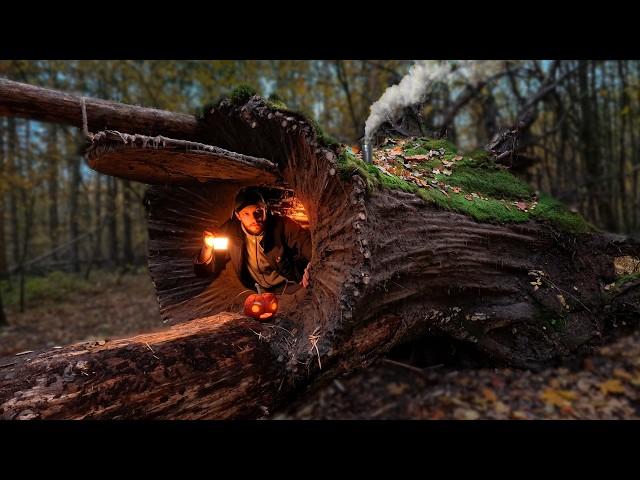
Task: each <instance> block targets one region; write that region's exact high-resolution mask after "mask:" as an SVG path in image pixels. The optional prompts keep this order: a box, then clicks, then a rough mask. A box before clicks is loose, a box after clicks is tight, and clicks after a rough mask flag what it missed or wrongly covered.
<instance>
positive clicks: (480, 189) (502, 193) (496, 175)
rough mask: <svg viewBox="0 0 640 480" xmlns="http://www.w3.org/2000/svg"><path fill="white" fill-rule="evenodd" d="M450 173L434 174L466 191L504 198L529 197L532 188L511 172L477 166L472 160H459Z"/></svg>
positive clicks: (439, 178)
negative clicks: (447, 174)
mask: <svg viewBox="0 0 640 480" xmlns="http://www.w3.org/2000/svg"><path fill="white" fill-rule="evenodd" d="M452 172H453V173H452V174H451V175H449V176H446V175H436V178H437V179H438V180H440V181H443V182H446V183H448V184H449V185H453V186H456V187H461V188H462V189H464V190H466V191H468V192H477V193H481V194H482V195H484V196H492V197H497V198H505V199H514V200H515V199H524V198H530V197H531V195H532V194H533V189H532V188H531V187H530V186H529V185H527V184H526V183H525V182H523V181H522V180H520V179H518V178H516V177H515V176H514V175H512V174H511V173H509V172H507V171H505V170H500V169H497V168H494V169H492V168H486V167H478V166H477V165H475V164H473V162H472V161H467V162H466V163H465V162H464V160H463V161H461V162H459V163H458V164H457V165H456V166H455V168H453V169H452Z"/></svg>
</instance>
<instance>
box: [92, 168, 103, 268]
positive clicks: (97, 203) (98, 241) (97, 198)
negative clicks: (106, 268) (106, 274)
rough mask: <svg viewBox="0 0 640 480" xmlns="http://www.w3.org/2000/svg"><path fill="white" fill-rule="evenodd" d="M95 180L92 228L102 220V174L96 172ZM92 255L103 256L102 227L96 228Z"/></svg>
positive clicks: (94, 256)
mask: <svg viewBox="0 0 640 480" xmlns="http://www.w3.org/2000/svg"><path fill="white" fill-rule="evenodd" d="M95 177H96V181H95V187H94V188H95V191H94V205H93V208H94V211H95V213H94V222H93V228H95V229H97V228H98V227H99V226H100V223H101V222H102V175H101V174H99V173H98V174H96V175H95ZM94 242H95V244H94V255H93V258H94V259H98V258H103V251H102V229H101V230H96V235H95V237H94Z"/></svg>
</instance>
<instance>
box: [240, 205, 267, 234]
mask: <svg viewBox="0 0 640 480" xmlns="http://www.w3.org/2000/svg"><path fill="white" fill-rule="evenodd" d="M263 213H264V208H263V207H262V206H259V205H247V206H246V207H244V208H243V209H242V210H240V211H239V212H236V218H237V219H238V220H240V222H242V225H243V226H244V228H245V229H246V230H247V232H249V233H251V234H252V235H260V234H261V233H262V231H263V230H264V221H263V220H262V215H263Z"/></svg>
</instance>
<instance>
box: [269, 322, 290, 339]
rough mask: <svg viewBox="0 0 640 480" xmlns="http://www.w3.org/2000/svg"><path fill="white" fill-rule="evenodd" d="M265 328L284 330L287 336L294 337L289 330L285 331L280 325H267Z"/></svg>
mask: <svg viewBox="0 0 640 480" xmlns="http://www.w3.org/2000/svg"><path fill="white" fill-rule="evenodd" d="M267 328H279V329H280V330H284V331H285V332H287V333H288V334H289V335H291V336H292V337H293V336H294V335H293V333H291V332H290V331H289V330H287V329H286V328H284V327H281V326H280V325H267Z"/></svg>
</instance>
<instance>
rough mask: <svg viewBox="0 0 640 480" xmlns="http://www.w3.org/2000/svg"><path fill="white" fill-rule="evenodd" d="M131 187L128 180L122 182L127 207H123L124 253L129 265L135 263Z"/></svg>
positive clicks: (124, 258)
mask: <svg viewBox="0 0 640 480" xmlns="http://www.w3.org/2000/svg"><path fill="white" fill-rule="evenodd" d="M130 188H131V184H130V183H129V181H128V180H125V181H123V182H122V203H123V205H125V208H123V209H122V227H123V236H122V254H123V260H124V263H125V264H127V265H132V264H133V231H132V225H131V211H130V210H129V209H130V208H131V207H129V206H130V205H131V203H132V202H131V200H132V198H131V193H130V191H129V189H130Z"/></svg>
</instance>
